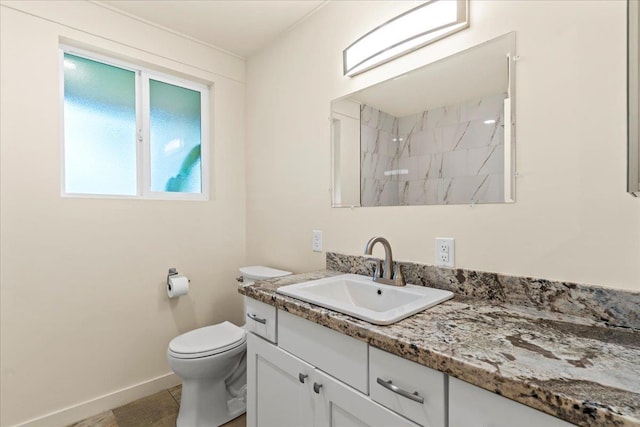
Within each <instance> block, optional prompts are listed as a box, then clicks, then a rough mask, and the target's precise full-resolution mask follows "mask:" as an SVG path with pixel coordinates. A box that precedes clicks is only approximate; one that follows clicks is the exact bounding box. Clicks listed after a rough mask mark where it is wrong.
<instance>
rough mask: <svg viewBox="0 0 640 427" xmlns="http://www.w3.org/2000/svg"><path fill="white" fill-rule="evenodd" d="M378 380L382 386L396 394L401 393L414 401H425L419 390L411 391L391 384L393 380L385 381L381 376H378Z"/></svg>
mask: <svg viewBox="0 0 640 427" xmlns="http://www.w3.org/2000/svg"><path fill="white" fill-rule="evenodd" d="M376 382H377V383H378V384H380V385H381V386H382V387H384V388H386V389H387V390H391V391H392V392H394V393H396V394H399V395H400V396H402V397H406V398H407V399H411V400H413V401H414V402H418V403H424V397H422V396H420V395H419V394H418V392H417V391H414V392H413V393H410V392H408V391H407V390H403V389H401V388H400V387H398V386H397V385H393V384H391V380H389V381H385V380H383V379H382V378H380V377H378V379H377V380H376Z"/></svg>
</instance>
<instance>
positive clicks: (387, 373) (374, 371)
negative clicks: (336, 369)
mask: <svg viewBox="0 0 640 427" xmlns="http://www.w3.org/2000/svg"><path fill="white" fill-rule="evenodd" d="M446 382H447V376H446V375H445V374H443V373H442V372H438V371H435V370H433V369H429V368H427V367H426V366H422V365H419V364H417V363H415V362H411V361H409V360H406V359H403V358H401V357H399V356H396V355H394V354H391V353H387V352H386V351H382V350H380V349H377V348H374V347H370V348H369V389H370V391H371V399H373V400H374V401H376V402H378V403H380V404H381V405H384V406H386V407H387V408H389V409H391V410H393V411H395V412H397V413H399V414H401V415H404V416H405V417H407V418H409V419H411V420H413V421H415V422H417V423H418V424H420V425H423V426H425V427H444V426H445V417H446V413H447V398H446V391H447V386H446ZM414 393H417V394H414Z"/></svg>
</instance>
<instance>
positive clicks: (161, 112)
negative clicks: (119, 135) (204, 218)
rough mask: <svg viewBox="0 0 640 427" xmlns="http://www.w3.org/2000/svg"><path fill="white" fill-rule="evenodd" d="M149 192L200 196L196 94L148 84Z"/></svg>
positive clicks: (198, 119)
mask: <svg viewBox="0 0 640 427" xmlns="http://www.w3.org/2000/svg"><path fill="white" fill-rule="evenodd" d="M149 93H150V106H151V114H150V117H149V121H150V135H151V137H150V144H151V191H159V192H164V191H169V192H180V193H200V192H201V191H202V178H201V176H202V173H201V161H200V160H201V158H200V142H201V141H200V139H201V126H200V113H201V112H200V92H198V91H195V90H190V89H185V88H183V87H180V86H175V85H171V84H167V83H163V82H159V81H157V80H152V79H150V80H149Z"/></svg>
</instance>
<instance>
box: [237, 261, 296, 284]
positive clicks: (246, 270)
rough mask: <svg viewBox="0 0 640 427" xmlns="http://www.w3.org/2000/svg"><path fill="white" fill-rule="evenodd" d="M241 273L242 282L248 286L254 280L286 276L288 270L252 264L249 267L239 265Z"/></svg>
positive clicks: (288, 273) (288, 272)
mask: <svg viewBox="0 0 640 427" xmlns="http://www.w3.org/2000/svg"><path fill="white" fill-rule="evenodd" d="M240 274H241V275H242V284H243V285H244V286H248V285H250V284H252V283H253V282H255V281H256V280H265V279H273V278H275V277H282V276H288V275H290V274H291V272H290V271H284V270H278V269H276V268H271V267H264V266H262V265H252V266H249V267H240Z"/></svg>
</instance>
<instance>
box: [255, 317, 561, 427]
mask: <svg viewBox="0 0 640 427" xmlns="http://www.w3.org/2000/svg"><path fill="white" fill-rule="evenodd" d="M272 308H274V307H272ZM262 309H264V307H262ZM274 309H275V308H274ZM256 313H258V312H257V311H256ZM258 315H259V316H260V318H261V319H262V318H265V319H267V322H266V323H267V325H270V326H271V328H273V327H274V326H275V329H277V331H274V330H273V329H271V328H266V329H264V330H263V329H259V328H257V329H256V330H252V333H250V334H249V336H248V337H247V426H248V427H367V426H370V427H514V426H518V427H569V426H571V425H572V424H569V423H567V422H565V421H562V420H560V419H558V418H555V417H552V416H550V415H547V414H545V413H543V412H540V411H537V410H535V409H532V408H530V407H528V406H525V405H522V404H520V403H517V402H514V401H512V400H509V399H507V398H505V397H502V396H500V395H497V394H494V393H491V392H489V391H486V390H483V389H481V388H479V387H476V386H473V385H470V384H468V383H465V382H463V381H460V380H458V379H456V378H453V377H449V376H447V375H445V374H443V373H442V372H439V371H436V370H433V369H429V368H427V367H426V366H422V365H419V364H417V363H414V362H411V361H409V360H406V359H403V358H401V357H399V356H396V355H393V354H391V353H387V352H385V351H382V350H379V349H377V348H374V347H370V346H369V345H368V344H367V343H366V342H363V341H359V340H357V339H355V338H352V337H349V336H347V335H344V334H342V333H339V332H337V331H334V330H331V329H329V328H325V327H323V326H320V325H318V324H316V323H314V322H311V321H309V320H306V319H303V318H301V317H298V316H295V315H293V314H290V313H288V312H285V311H281V310H278V311H277V313H271V312H270V311H268V310H261V311H260V312H259V313H258ZM258 323H260V322H258ZM261 325H262V323H261ZM274 338H277V342H270V341H272V340H274ZM267 340H269V341H267Z"/></svg>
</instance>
